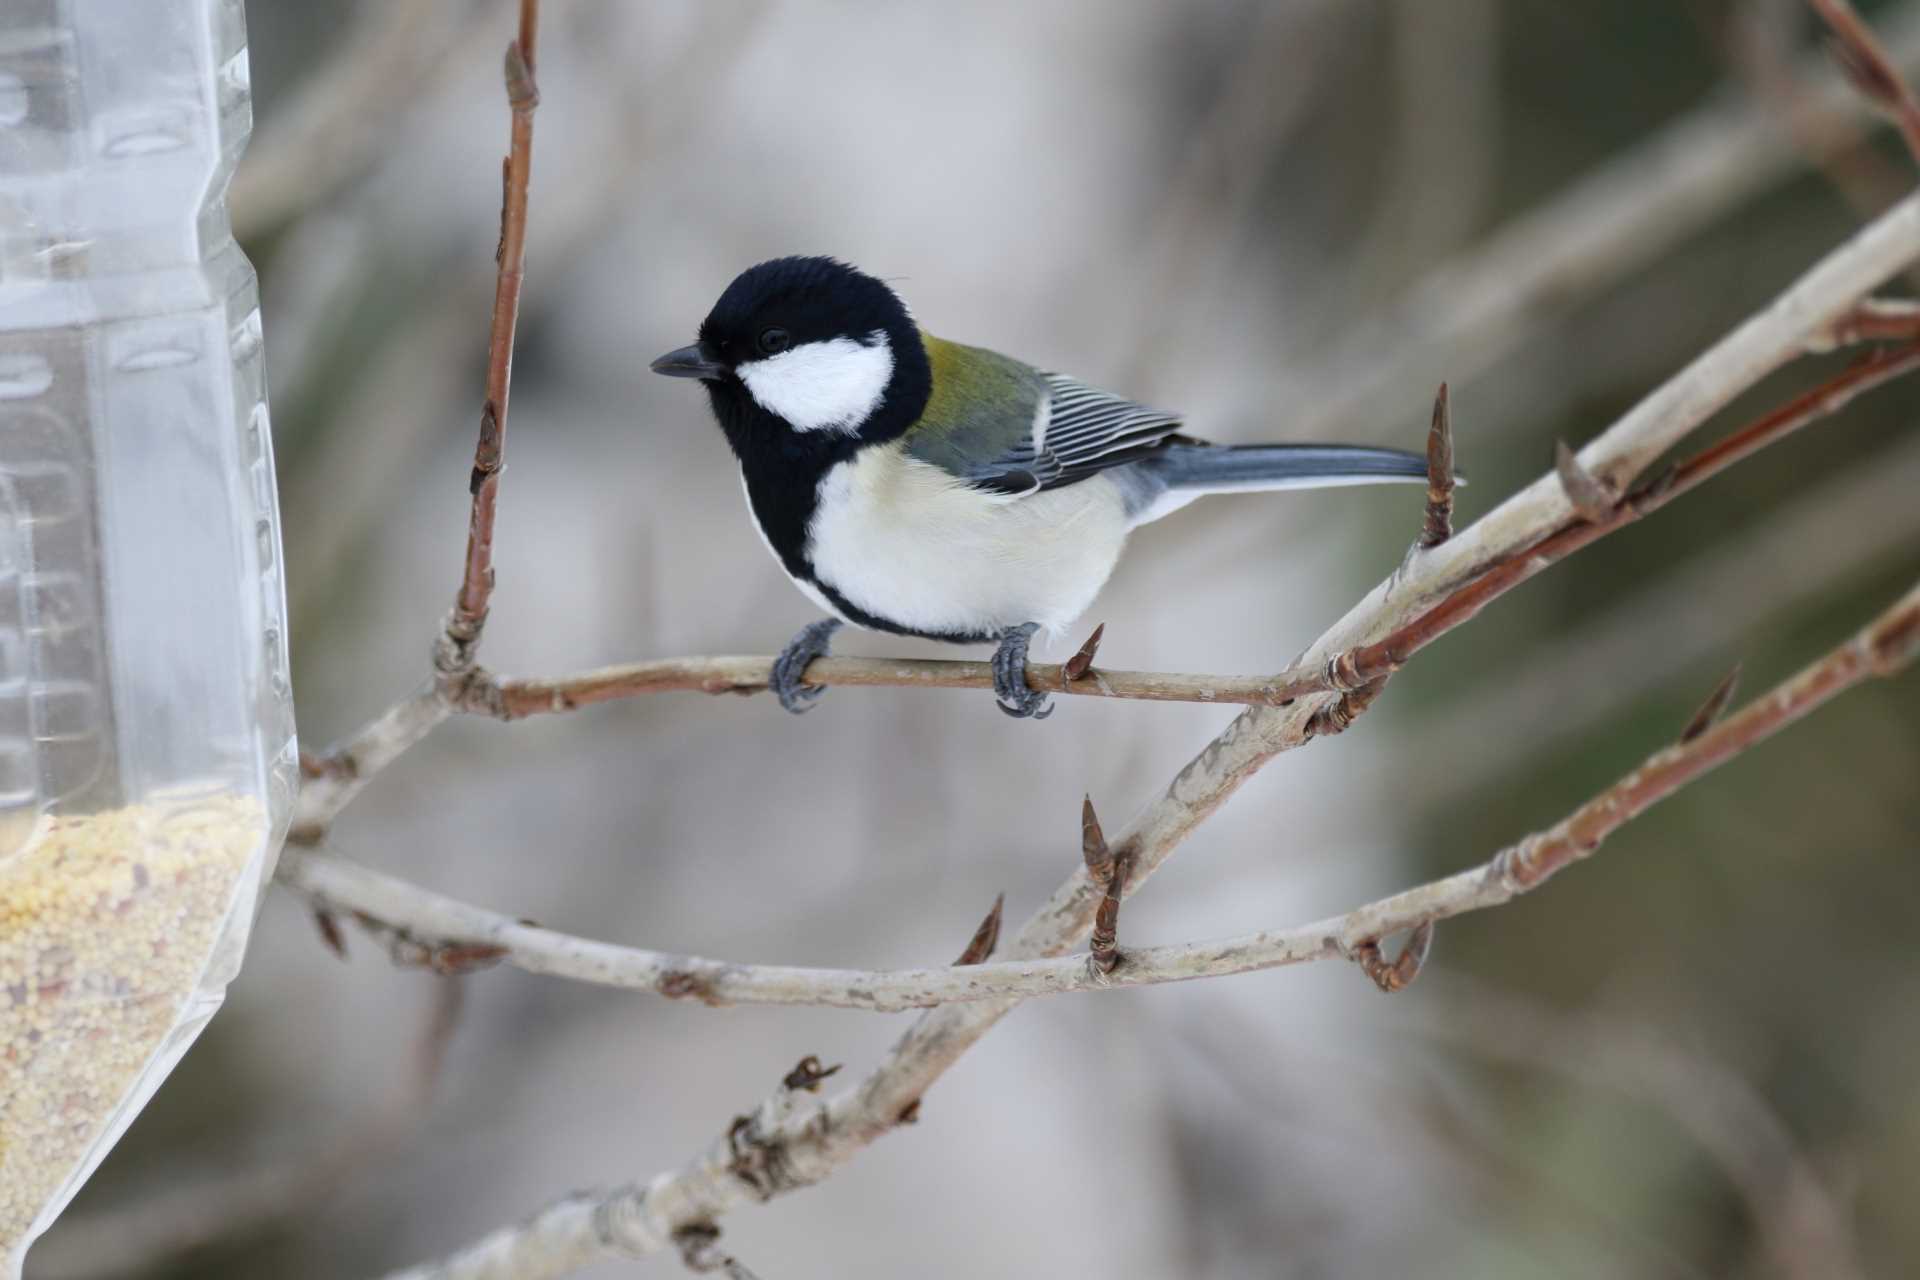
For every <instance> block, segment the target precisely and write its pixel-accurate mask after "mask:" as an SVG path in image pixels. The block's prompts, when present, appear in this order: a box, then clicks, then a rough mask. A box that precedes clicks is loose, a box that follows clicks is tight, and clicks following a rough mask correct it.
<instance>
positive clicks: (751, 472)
mask: <svg viewBox="0 0 1920 1280" xmlns="http://www.w3.org/2000/svg"><path fill="white" fill-rule="evenodd" d="M910 341H911V343H912V345H911V347H909V348H908V351H907V358H906V359H899V358H898V354H897V353H898V352H899V347H898V346H896V348H895V351H896V363H895V368H894V375H893V378H892V380H891V381H890V382H889V383H888V385H887V391H886V395H885V396H884V397H883V398H882V400H881V403H880V406H879V407H878V408H877V409H875V410H874V412H873V413H872V415H870V416H869V417H868V419H867V421H866V422H864V423H862V424H861V427H860V430H859V432H858V433H857V434H854V435H849V434H847V433H845V432H841V431H795V430H794V429H793V428H792V427H790V426H788V425H787V423H786V422H785V421H783V420H782V419H781V418H779V417H778V416H777V415H775V414H772V413H769V412H768V411H767V410H766V409H764V408H762V407H761V406H760V404H759V402H758V401H756V400H755V399H754V398H753V397H752V395H750V394H748V392H747V390H746V388H745V387H744V386H743V385H741V383H740V382H739V381H738V380H737V379H733V378H728V379H726V380H724V381H712V382H708V383H707V384H706V388H707V394H708V398H709V399H710V400H711V401H712V402H713V415H714V417H715V418H716V419H718V420H719V423H720V430H721V432H722V434H724V435H725V436H726V438H727V444H728V446H729V447H730V448H731V449H732V450H733V455H734V457H735V458H737V459H738V460H739V462H740V474H741V476H742V477H743V478H744V479H745V481H746V487H747V502H748V505H749V506H750V507H751V509H752V515H753V518H754V520H755V521H756V522H757V523H758V524H759V526H760V531H761V533H762V534H764V535H765V536H766V539H767V545H769V546H770V547H772V548H773V553H774V554H775V555H776V556H778V557H779V558H780V564H781V566H782V567H783V568H785V569H786V571H787V572H788V573H789V574H791V575H792V576H793V577H795V578H798V579H799V580H801V581H802V582H808V583H811V584H812V585H813V586H814V587H815V588H816V589H817V590H818V591H819V592H820V593H821V594H822V595H824V596H825V597H826V598H827V599H828V600H830V601H831V602H832V603H833V606H834V608H836V609H838V610H839V611H840V612H841V614H843V615H844V616H845V617H846V618H847V620H848V621H850V622H852V623H853V624H854V625H855V626H859V627H865V628H867V629H868V630H870V631H887V632H891V633H893V634H895V635H910V636H920V637H922V638H925V639H929V640H949V641H953V642H955V643H959V644H978V643H981V642H983V641H991V640H992V639H994V637H993V636H992V635H991V634H984V633H983V634H973V633H968V634H964V635H962V634H950V633H945V632H939V633H936V632H927V631H920V630H916V629H914V628H912V627H904V626H901V625H899V624H898V623H895V622H891V621H889V620H888V619H886V618H881V617H877V616H875V615H873V614H871V613H868V612H867V611H866V610H864V609H862V608H860V607H859V606H858V605H856V604H854V603H853V602H852V601H850V600H848V599H847V598H846V597H845V596H844V595H842V594H841V593H840V592H839V590H837V589H836V588H835V587H834V585H833V584H832V583H830V582H826V581H824V580H822V579H821V577H820V575H819V574H818V573H817V572H815V570H814V567H813V563H812V561H811V560H809V559H808V557H807V541H808V534H807V526H808V525H809V524H810V523H811V522H812V520H813V515H814V512H815V510H816V509H817V508H818V507H819V503H820V482H821V481H822V480H824V479H825V478H826V475H827V473H828V472H829V471H831V470H833V468H834V467H836V466H838V465H839V464H841V463H842V462H846V461H848V460H849V459H851V458H852V457H854V456H855V455H856V454H858V453H859V452H860V451H861V450H862V449H870V448H874V447H876V446H879V445H884V444H887V443H890V442H891V441H894V440H897V439H899V438H900V436H902V435H904V434H905V433H906V431H907V428H908V427H910V426H912V425H913V423H914V421H915V420H916V419H918V418H919V416H920V413H921V410H923V409H924V408H925V407H926V403H927V396H928V393H929V391H930V389H931V385H932V382H931V378H930V376H929V371H928V368H927V360H926V353H925V349H924V348H923V347H921V345H920V342H919V333H918V332H917V331H914V332H913V333H911V335H910Z"/></svg>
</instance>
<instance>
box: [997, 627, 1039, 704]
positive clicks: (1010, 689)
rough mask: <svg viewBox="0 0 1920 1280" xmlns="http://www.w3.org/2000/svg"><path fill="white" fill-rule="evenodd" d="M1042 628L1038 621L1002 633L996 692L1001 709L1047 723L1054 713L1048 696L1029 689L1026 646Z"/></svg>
mask: <svg viewBox="0 0 1920 1280" xmlns="http://www.w3.org/2000/svg"><path fill="white" fill-rule="evenodd" d="M1039 629H1040V624H1039V623H1037V622H1023V623H1021V624H1020V625H1019V626H1017V627H1008V628H1007V629H1006V630H1005V631H1002V632H1001V633H1000V647H999V648H998V649H996V650H994V654H993V692H994V696H995V697H996V698H998V699H999V706H1000V709H1001V710H1002V711H1004V712H1006V713H1007V714H1008V715H1010V716H1012V717H1013V718H1014V719H1016V720H1026V719H1029V718H1031V719H1034V720H1045V719H1046V718H1047V717H1048V716H1050V715H1052V714H1053V707H1052V705H1051V704H1050V703H1049V702H1048V701H1047V695H1046V694H1044V693H1039V692H1037V691H1035V690H1033V689H1029V688H1028V687H1027V645H1028V644H1029V643H1030V642H1031V641H1032V640H1033V633H1034V632H1036V631H1038V630H1039Z"/></svg>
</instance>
